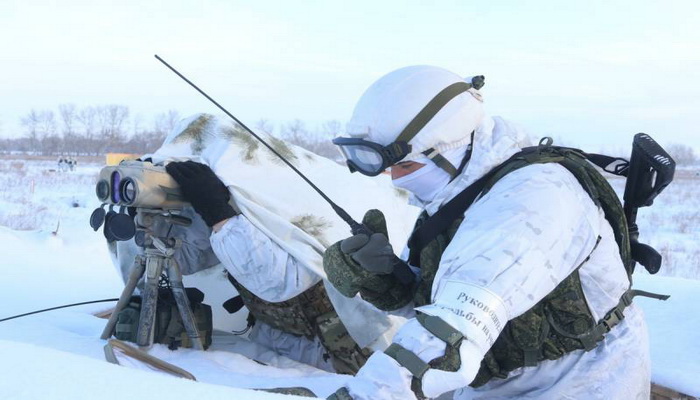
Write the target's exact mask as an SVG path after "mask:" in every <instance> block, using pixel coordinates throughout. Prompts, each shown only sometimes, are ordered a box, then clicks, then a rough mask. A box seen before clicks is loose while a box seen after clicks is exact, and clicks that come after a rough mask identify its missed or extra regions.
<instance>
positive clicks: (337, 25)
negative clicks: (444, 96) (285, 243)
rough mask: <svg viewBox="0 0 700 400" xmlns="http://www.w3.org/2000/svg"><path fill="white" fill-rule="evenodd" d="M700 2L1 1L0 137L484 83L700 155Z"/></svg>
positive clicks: (521, 110) (562, 120)
mask: <svg viewBox="0 0 700 400" xmlns="http://www.w3.org/2000/svg"><path fill="white" fill-rule="evenodd" d="M698 15H700V2H699V1H697V0H688V1H673V0H666V1H641V0H636V1H610V0H605V1H586V2H583V1H577V2H574V1H533V0H529V1H508V2H506V1H501V2H495V1H494V2H487V1H483V0H481V1H440V2H437V1H434V2H430V1H385V0H382V1H377V0H374V1H358V0H354V1H346V2H340V1H262V0H258V1H250V2H242V1H231V0H221V1H217V0H209V1H202V0H199V1H178V0H169V1H145V0H141V1H131V0H120V1H111V2H110V1H97V0H90V1H83V0H64V1H47V0H45V1H38V0H34V1H33V0H22V1H15V0H2V1H0V105H1V106H2V107H1V108H0V135H3V136H16V135H21V134H22V128H21V126H20V125H19V120H20V118H21V117H22V116H23V115H25V114H26V113H27V112H28V111H29V110H30V109H32V108H34V109H37V110H40V109H54V110H55V109H56V108H57V106H58V105H59V104H62V103H74V104H76V105H78V106H87V105H98V104H124V105H128V106H129V107H130V109H131V112H132V116H135V115H138V114H141V115H142V117H144V118H146V119H148V118H151V116H152V115H154V114H156V113H159V112H163V111H166V110H169V109H176V110H178V111H180V112H181V113H182V114H183V115H187V114H191V113H195V112H201V111H206V112H215V111H216V110H215V109H214V107H213V106H212V105H211V104H209V103H208V102H207V101H206V100H205V99H204V98H202V97H201V96H200V95H199V94H197V93H196V92H195V91H194V90H193V89H191V88H190V87H188V86H187V85H186V84H185V83H184V82H182V81H180V80H179V78H177V77H176V76H175V75H174V74H172V73H171V72H169V71H168V70H166V69H165V67H163V66H162V65H161V64H160V63H158V62H157V61H156V60H155V59H154V58H153V55H154V54H159V55H160V56H162V57H163V58H164V59H165V60H167V61H168V62H170V63H171V64H173V65H174V66H176V67H177V68H179V69H180V71H181V72H183V73H184V74H185V75H187V76H188V77H189V78H190V79H192V80H193V81H195V82H196V83H198V84H199V85H200V86H201V87H202V88H203V89H205V90H207V91H209V92H210V95H212V96H213V97H214V98H216V99H217V100H219V102H220V103H222V104H223V105H224V106H226V107H228V108H229V110H230V111H232V112H233V113H234V115H236V116H237V117H239V118H240V119H242V120H243V121H244V122H247V123H248V124H249V125H254V124H255V121H257V120H258V119H260V118H267V119H270V120H271V121H273V122H275V123H278V124H279V123H281V122H285V121H289V120H292V119H296V118H298V119H301V120H304V121H307V122H308V123H309V124H310V125H312V126H313V125H314V124H317V123H321V122H323V121H325V120H331V119H337V120H340V121H343V122H345V121H347V120H348V119H349V117H350V115H351V114H352V109H353V107H354V104H355V102H356V101H357V99H358V98H359V96H360V95H361V94H362V92H363V91H364V90H365V89H366V88H367V87H368V86H369V85H370V84H371V83H372V82H373V81H374V80H376V79H377V78H379V77H380V76H381V75H383V74H385V73H387V72H389V71H391V70H394V69H396V68H400V67H403V66H406V65H415V64H431V65H437V66H441V67H445V68H447V69H450V70H452V71H454V72H457V73H459V74H461V75H464V76H467V75H475V74H483V75H485V76H486V80H487V84H486V86H485V87H484V89H483V90H482V91H483V93H484V97H485V101H486V105H487V109H488V111H489V112H490V113H491V114H493V115H501V116H503V117H505V118H507V119H511V120H513V121H516V122H519V123H520V124H522V125H524V126H525V127H526V128H527V129H528V130H529V131H530V132H532V133H534V134H536V135H538V136H544V135H551V136H554V137H555V138H558V137H560V138H564V139H565V140H566V141H568V142H570V143H574V144H577V145H583V146H589V147H593V149H594V150H597V149H598V148H599V145H600V144H603V143H605V144H608V145H609V146H623V145H626V144H627V143H628V142H629V141H630V140H631V136H632V135H633V134H634V133H636V132H641V131H643V132H647V133H649V134H651V135H652V136H653V137H655V138H657V140H659V141H660V142H662V143H668V142H683V143H688V144H691V145H693V146H694V147H695V148H696V149H700V132H699V128H698V127H700V112H699V110H700V72H699V71H700V24H699V23H698V22H697V17H698Z"/></svg>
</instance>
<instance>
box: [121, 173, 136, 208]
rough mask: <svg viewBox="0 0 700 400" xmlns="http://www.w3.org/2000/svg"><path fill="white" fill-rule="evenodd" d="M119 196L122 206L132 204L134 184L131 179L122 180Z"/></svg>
mask: <svg viewBox="0 0 700 400" xmlns="http://www.w3.org/2000/svg"><path fill="white" fill-rule="evenodd" d="M119 194H120V196H121V199H122V202H123V203H124V204H126V205H129V204H132V203H133V202H134V201H135V200H136V183H134V181H133V180H132V179H131V178H126V179H124V181H123V182H122V184H121V186H120V193H119Z"/></svg>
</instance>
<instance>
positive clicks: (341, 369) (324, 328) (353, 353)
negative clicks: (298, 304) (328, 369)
mask: <svg viewBox="0 0 700 400" xmlns="http://www.w3.org/2000/svg"><path fill="white" fill-rule="evenodd" d="M316 325H317V326H318V336H319V339H321V343H322V344H323V347H324V348H325V349H326V350H327V351H328V352H329V353H330V354H331V363H332V364H333V368H334V369H335V371H336V372H337V373H340V374H350V375H354V374H356V373H357V371H359V370H360V368H362V366H363V365H365V363H366V362H367V359H368V358H369V356H370V355H372V352H371V351H369V350H368V349H361V348H360V347H359V346H358V345H357V343H355V341H354V340H353V339H352V336H350V334H349V333H348V330H347V329H346V328H345V325H343V322H342V321H341V320H340V317H338V314H337V313H336V312H335V311H331V312H328V313H325V314H323V315H320V316H319V317H318V318H316Z"/></svg>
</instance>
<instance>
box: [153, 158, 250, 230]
mask: <svg viewBox="0 0 700 400" xmlns="http://www.w3.org/2000/svg"><path fill="white" fill-rule="evenodd" d="M165 170H166V171H167V172H168V174H170V176H172V177H173V179H175V181H176V182H177V183H178V185H180V190H182V195H183V196H184V198H185V200H187V201H188V202H190V204H192V208H194V210H195V211H197V213H198V214H199V215H201V216H202V219H204V222H206V224H207V225H208V226H213V225H215V224H217V223H218V222H221V221H223V220H225V219H227V218H231V217H233V216H235V215H237V213H236V211H235V210H234V209H233V207H231V205H230V204H228V201H229V199H230V198H231V194H230V193H229V191H228V189H227V188H226V186H224V184H223V182H221V180H220V179H219V177H217V176H216V174H215V173H214V171H212V170H211V168H209V167H208V166H207V165H204V164H200V163H197V162H194V161H185V162H171V163H169V164H168V165H166V166H165Z"/></svg>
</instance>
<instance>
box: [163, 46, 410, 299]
mask: <svg viewBox="0 0 700 400" xmlns="http://www.w3.org/2000/svg"><path fill="white" fill-rule="evenodd" d="M155 57H156V59H157V60H158V61H160V62H161V63H163V65H165V66H166V67H168V68H169V69H170V70H171V71H173V72H174V73H175V74H176V75H177V76H179V77H180V78H182V80H184V81H185V82H187V83H188V84H189V85H190V86H192V87H193V88H194V89H195V90H196V91H198V92H199V93H201V94H202V96H204V97H206V98H207V100H209V101H211V102H212V103H214V105H215V106H217V107H218V108H219V110H221V111H223V112H224V113H225V114H226V115H228V116H229V117H231V119H233V120H234V121H236V123H237V124H238V125H240V126H241V127H243V129H245V130H246V131H247V132H248V133H250V134H251V135H252V136H253V137H254V138H256V139H257V140H258V141H259V142H260V143H262V144H263V145H265V147H267V148H268V149H269V150H270V151H271V152H272V153H274V154H275V155H276V156H277V157H279V158H280V160H282V161H284V163H285V164H287V166H289V168H291V169H292V170H293V171H294V172H296V173H297V175H299V176H300V177H301V179H303V180H304V181H306V183H308V184H309V186H311V187H312V188H313V189H314V190H315V191H316V193H318V194H319V195H321V197H323V199H324V200H326V202H328V204H330V206H331V207H332V208H333V211H335V213H336V214H338V216H339V217H340V218H342V219H343V221H345V222H346V223H347V224H348V225H350V230H351V232H352V234H353V235H357V234H360V233H362V234H365V235H368V236H370V235H372V233H373V232H372V231H371V230H370V229H369V228H367V227H366V226H365V225H363V224H360V223H358V222H357V221H355V220H354V219H352V217H351V216H350V214H348V213H347V212H346V211H345V210H343V209H342V208H341V207H340V206H339V205H337V204H335V202H333V200H331V199H330V198H329V197H328V196H326V194H325V193H323V192H322V191H321V189H319V188H318V187H317V186H316V185H314V183H313V182H311V181H310V180H309V178H307V177H306V176H305V175H304V174H302V173H301V171H299V170H298V169H297V168H296V167H295V166H294V165H292V163H290V162H289V161H288V160H287V159H286V158H284V156H282V155H281V154H280V153H278V152H277V151H276V150H275V149H273V148H272V146H270V145H269V144H268V143H267V142H266V141H265V140H263V138H261V137H260V136H258V135H256V134H255V132H253V131H252V130H251V129H250V128H248V127H247V126H246V125H245V124H244V123H243V122H241V121H240V120H239V119H238V118H236V117H234V116H233V114H231V113H230V112H228V110H226V109H225V108H224V107H223V106H221V104H219V103H217V102H216V100H214V99H212V98H211V97H210V96H209V95H208V94H206V93H205V92H204V91H203V90H202V89H200V88H199V87H198V86H197V85H195V84H194V83H192V81H190V80H189V79H187V78H185V76H184V75H182V74H181V73H179V72H178V71H177V70H176V69H175V68H173V67H172V66H171V65H170V64H168V63H167V62H165V60H163V59H162V58H160V56H158V55H157V54H156V55H155ZM392 274H393V275H394V276H396V278H398V279H399V281H400V282H401V283H403V284H406V285H408V284H411V283H412V282H414V280H415V274H414V273H413V271H411V269H410V268H409V266H408V265H407V264H406V263H404V262H403V261H401V260H400V259H399V258H398V257H396V264H395V265H394V270H393V271H392Z"/></svg>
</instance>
